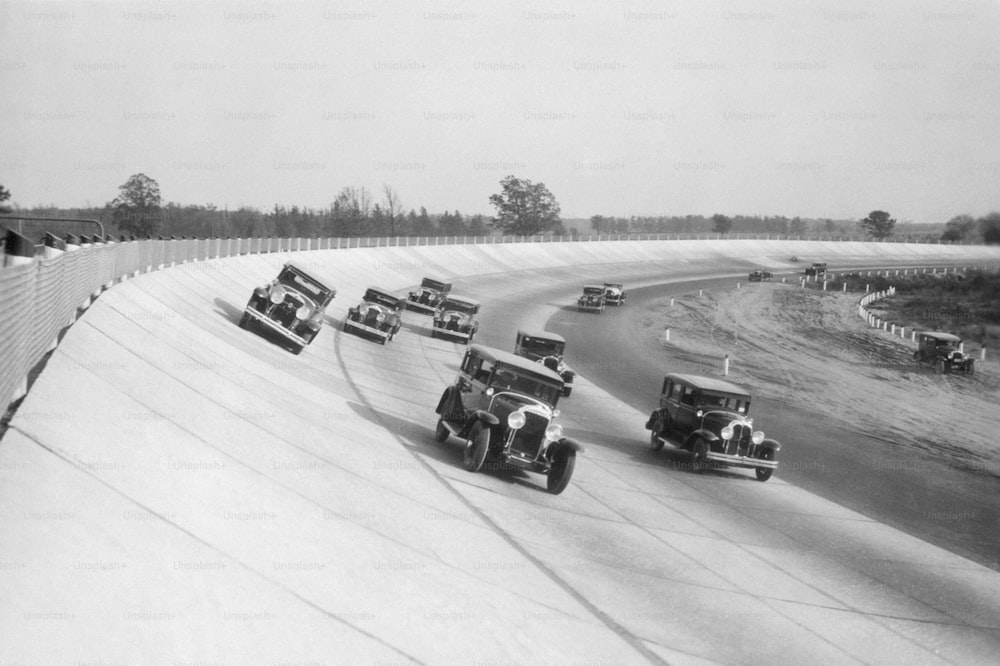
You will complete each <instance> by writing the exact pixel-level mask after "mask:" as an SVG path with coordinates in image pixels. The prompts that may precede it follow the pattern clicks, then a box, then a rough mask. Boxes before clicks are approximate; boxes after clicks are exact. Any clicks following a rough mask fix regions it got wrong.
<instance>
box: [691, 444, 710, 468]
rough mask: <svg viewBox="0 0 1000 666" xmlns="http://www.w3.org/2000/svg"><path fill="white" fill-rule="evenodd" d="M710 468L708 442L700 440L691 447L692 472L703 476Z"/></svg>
mask: <svg viewBox="0 0 1000 666" xmlns="http://www.w3.org/2000/svg"><path fill="white" fill-rule="evenodd" d="M707 468H708V442H706V441H705V440H703V439H701V438H698V439H697V440H695V443H694V446H692V447H691V471H692V472H697V473H699V474H701V473H702V472H704V471H705V470H706V469H707Z"/></svg>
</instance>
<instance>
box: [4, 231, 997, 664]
mask: <svg viewBox="0 0 1000 666" xmlns="http://www.w3.org/2000/svg"><path fill="white" fill-rule="evenodd" d="M974 251H977V252H980V254H979V255H978V257H977V258H978V259H979V260H987V259H988V260H992V261H995V260H996V258H997V257H996V253H995V252H988V251H986V250H975V249H973V250H969V249H966V248H949V247H944V248H937V247H930V248H920V247H914V246H884V247H882V246H877V245H873V244H842V245H841V244H808V243H806V244H802V243H798V244H797V243H784V242H782V243H766V242H757V241H751V242H740V241H736V242H728V243H705V242H698V243H696V242H690V243H686V242H681V243H650V244H631V245H627V246H626V244H622V243H602V244H565V245H560V244H544V245H543V244H539V245H537V246H522V247H514V246H496V247H485V248H483V247H476V248H470V247H456V248H419V249H403V248H399V249H391V250H389V249H380V250H351V251H346V252H345V251H332V252H315V253H301V254H299V255H298V256H297V257H296V258H297V259H299V260H300V261H303V262H306V263H308V264H309V265H310V266H312V267H313V268H314V269H315V270H316V271H317V272H319V273H321V274H323V275H326V276H328V277H329V278H330V279H331V281H333V282H335V283H336V284H337V285H338V286H339V287H340V288H341V294H340V296H339V297H338V299H337V301H335V306H334V307H333V308H332V310H331V313H330V315H331V317H330V322H329V324H330V328H329V330H326V331H324V332H322V333H321V334H320V336H319V337H318V338H317V340H316V342H314V344H313V345H312V346H310V347H309V348H308V349H307V350H306V351H305V352H304V353H303V354H302V355H301V356H293V355H291V354H289V353H288V352H287V351H285V350H283V349H281V348H279V347H278V346H277V345H275V344H272V343H271V342H269V341H268V340H266V339H264V338H262V337H260V336H257V335H254V334H252V333H248V332H245V331H242V330H240V329H239V328H238V327H237V326H236V321H237V320H238V317H239V315H240V312H241V309H242V306H243V304H244V303H245V300H246V298H247V296H248V295H249V293H250V290H251V289H252V286H253V285H255V284H257V283H260V282H262V281H266V280H268V279H270V278H271V277H273V275H274V273H275V272H276V270H277V267H278V266H279V265H280V263H281V262H282V261H283V260H284V259H286V258H288V257H287V256H282V255H265V256H247V257H240V258H235V259H228V260H221V261H211V262H204V263H201V264H189V265H186V266H181V267H176V268H173V269H170V270H166V271H162V272H159V273H153V274H149V275H144V276H141V277H139V278H137V279H135V280H130V281H128V282H126V283H124V284H122V285H119V286H116V287H115V288H114V289H112V290H110V291H109V292H107V293H105V294H104V295H103V296H102V297H101V298H100V299H99V300H98V301H97V303H96V304H95V305H94V306H92V307H91V309H90V310H89V311H88V312H87V314H86V315H85V316H84V317H83V318H82V319H81V321H79V322H78V323H77V324H76V325H74V327H73V328H72V329H71V330H70V331H69V333H68V334H67V335H66V336H65V338H64V339H63V341H62V343H61V344H60V346H59V348H58V349H57V350H56V351H55V352H54V354H53V357H52V359H51V360H50V361H49V364H48V366H47V368H46V370H45V371H44V372H43V373H42V375H41V376H40V378H39V379H38V380H37V382H36V383H35V385H34V387H33V388H32V391H31V393H30V394H29V396H28V397H27V398H26V399H25V401H24V403H23V404H22V406H21V408H20V409H19V411H18V414H17V415H16V416H15V418H14V420H13V421H12V424H11V429H10V430H9V431H8V433H7V434H6V435H5V436H4V438H3V440H0V526H2V532H0V540H2V541H0V552H2V562H0V564H2V567H0V584H2V594H0V626H2V627H4V631H3V638H2V642H0V661H2V662H4V663H7V662H13V663H45V664H61V663H66V664H70V663H84V662H101V663H241V664H242V663H260V664H265V663H270V664H274V663H296V662H305V663H310V662H316V663H359V664H360V663H372V664H374V663H410V662H417V663H483V664H486V663H579V664H601V663H692V664H695V663H789V664H793V663H794V664H800V663H804V662H810V663H912V662H919V663H935V662H941V663H955V662H958V663H991V662H992V661H993V660H994V658H995V655H996V654H997V653H998V652H1000V601H998V600H1000V575H998V574H997V573H996V572H995V571H992V570H990V569H988V568H986V567H983V566H981V565H979V564H977V563H975V562H972V561H970V560H968V559H966V558H962V557H959V556H956V555H955V554H953V553H951V552H948V551H947V550H945V549H941V548H938V547H936V546H934V545H931V544H928V543H927V542H925V541H921V540H920V539H916V538H914V537H912V536H910V535H907V534H905V533H904V532H902V531H900V530H897V529H893V528H892V527H889V526H886V525H884V524H881V523H879V522H878V521H875V520H872V519H871V518H868V517H866V516H864V515H861V514H859V513H857V512H855V511H851V510H849V509H847V508H844V507H842V506H840V505H838V504H836V503H833V502H830V501H827V500H825V499H822V498H820V497H818V496H816V495H814V494H812V493H810V492H807V491H806V490H803V489H801V488H799V487H797V486H795V485H791V484H789V483H788V482H787V481H785V480H783V479H782V477H781V475H780V473H779V475H778V476H776V477H775V478H774V479H772V480H771V481H769V482H768V483H766V484H761V483H758V482H756V481H752V480H750V479H749V477H744V478H741V477H739V476H737V475H733V476H729V477H725V478H724V482H725V483H727V491H728V492H726V493H725V494H721V495H720V493H719V492H718V485H719V478H718V476H717V475H704V476H695V475H692V474H688V473H685V472H684V471H683V469H679V468H678V466H677V465H673V464H671V463H670V461H669V460H664V459H662V458H661V459H656V458H654V457H652V456H650V455H649V453H648V452H647V451H646V450H644V449H643V448H642V447H637V446H636V442H637V437H638V436H641V432H642V431H641V423H642V421H643V419H644V416H645V414H644V413H643V410H642V409H637V408H636V407H632V406H630V405H628V404H626V403H625V402H622V401H621V400H618V399H616V398H615V397H614V396H613V395H610V394H608V393H607V392H605V391H603V390H601V389H600V388H598V387H597V386H595V385H594V384H592V383H590V382H589V381H587V380H586V379H585V378H583V379H581V380H580V381H579V386H578V387H577V389H576V390H575V391H574V394H573V396H572V398H570V399H569V400H567V401H565V403H564V404H563V405H562V407H563V415H562V418H561V420H562V421H563V423H564V424H565V425H566V427H567V429H568V430H570V431H571V432H572V433H577V434H579V436H580V438H581V439H584V440H585V443H586V444H587V445H588V450H587V453H586V454H585V455H584V456H583V457H582V458H581V459H580V461H579V464H578V466H577V473H576V476H575V477H574V482H573V483H572V484H571V485H570V487H569V488H568V489H567V491H566V492H565V493H564V494H563V495H560V496H552V495H549V494H548V493H546V492H545V491H544V479H542V478H540V477H538V476H536V475H530V474H516V473H498V474H475V475H473V474H468V473H467V472H465V471H464V470H463V469H462V467H461V456H460V446H461V443H460V442H457V441H455V440H451V441H449V442H447V443H446V444H444V445H441V444H437V443H435V442H434V441H433V436H432V433H433V424H434V414H433V407H434V405H435V404H436V401H437V398H438V396H439V395H440V392H441V390H442V389H443V388H444V386H445V385H447V384H448V383H449V382H450V381H451V380H452V379H453V376H454V371H455V367H456V364H457V362H458V360H459V358H460V354H461V351H462V348H461V347H460V346H459V345H455V344H452V343H448V342H445V341H442V340H433V339H431V338H430V337H429V335H428V334H427V330H426V326H427V318H426V317H420V316H419V315H416V314H414V313H408V314H407V315H406V319H405V324H404V331H402V332H401V335H399V336H397V338H396V339H395V341H393V342H392V343H390V344H389V345H387V346H386V347H382V346H380V345H377V344H375V343H373V342H371V341H368V340H364V339H362V338H359V337H356V336H353V335H347V334H344V333H342V332H341V331H339V330H338V329H337V328H336V323H337V322H339V321H340V319H341V318H342V317H343V314H344V312H346V310H347V308H348V307H349V306H351V305H353V304H354V303H355V302H356V300H357V299H358V297H360V295H361V293H362V292H363V290H364V288H365V287H366V286H368V284H371V283H377V284H381V285H383V286H385V287H387V288H390V289H399V290H403V289H404V288H406V287H409V286H412V285H414V284H416V283H417V282H419V279H420V277H421V276H422V275H424V274H427V275H436V276H440V277H445V278H447V277H450V276H455V277H458V276H463V277H462V281H461V282H462V284H463V286H466V287H468V289H469V293H470V295H475V296H479V297H481V298H482V299H483V300H484V302H485V303H486V305H485V308H490V307H491V306H492V307H494V308H495V312H496V313H497V314H498V315H500V316H501V318H502V319H503V322H502V325H503V326H506V327H511V326H513V327H515V328H516V326H517V325H544V323H545V322H546V321H548V319H549V318H551V317H552V315H553V314H556V313H557V312H558V311H559V310H560V308H561V307H562V306H563V305H564V302H560V301H559V300H557V299H548V298H547V297H545V296H543V295H542V294H540V293H539V286H540V285H554V284H557V283H561V284H563V285H566V288H567V289H569V287H570V286H571V285H579V283H580V282H582V281H583V279H588V278H589V277H590V276H594V274H595V273H597V272H601V271H604V273H605V275H601V276H600V277H602V278H603V277H607V278H611V277H620V278H621V279H622V280H623V281H627V282H629V284H630V285H633V286H639V285H640V284H641V283H643V282H645V283H647V284H653V283H655V282H662V281H663V280H664V278H667V279H669V278H671V277H692V276H695V275H696V274H698V273H704V272H706V271H707V272H709V273H713V274H717V273H719V272H720V268H719V267H720V265H721V266H723V268H722V269H721V272H724V273H729V272H730V271H732V272H733V273H734V274H735V273H738V272H742V271H743V270H744V268H745V267H746V266H747V265H749V264H755V265H761V266H764V267H768V266H771V265H774V264H777V263H780V261H781V260H780V257H786V256H789V255H791V254H797V255H799V256H800V257H803V258H804V259H805V260H809V256H808V255H809V254H810V252H815V253H816V254H817V256H818V257H823V258H830V260H831V262H833V259H832V258H831V257H832V256H833V255H836V256H837V257H838V258H839V259H841V260H842V261H844V262H848V261H850V262H855V263H857V264H861V263H871V262H873V261H875V260H876V259H877V260H880V261H884V262H885V263H889V262H891V261H896V262H906V263H913V262H915V261H916V260H918V259H921V260H925V261H926V260H929V259H932V258H934V259H942V258H944V255H947V257H946V258H953V259H956V260H958V261H961V260H975V259H972V258H971V257H972V252H974ZM729 257H747V258H749V261H747V262H742V261H734V260H731V259H729ZM579 265H586V266H588V267H587V268H583V269H581V268H579ZM473 275H476V276H478V277H466V276H473ZM543 291H544V288H543ZM512 295H514V296H515V309H514V310H512V311H509V314H503V312H504V310H503V307H502V302H503V301H504V299H507V298H509V297H510V296H512ZM491 316H493V315H491ZM484 319H485V317H484ZM508 332H509V328H508ZM501 338H506V340H503V339H501ZM480 341H482V342H486V343H492V344H495V345H496V346H501V347H504V348H506V347H509V346H510V345H511V344H512V342H513V337H512V336H509V337H508V335H507V333H503V332H502V331H501V330H500V328H499V326H498V327H497V328H495V329H493V330H490V331H486V330H484V332H483V334H482V335H481V336H480ZM637 424H638V427H637Z"/></svg>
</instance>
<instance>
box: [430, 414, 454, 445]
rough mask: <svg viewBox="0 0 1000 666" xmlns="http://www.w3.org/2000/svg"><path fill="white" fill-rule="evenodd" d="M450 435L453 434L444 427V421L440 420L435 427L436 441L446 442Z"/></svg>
mask: <svg viewBox="0 0 1000 666" xmlns="http://www.w3.org/2000/svg"><path fill="white" fill-rule="evenodd" d="M450 434H451V432H449V431H448V428H446V427H445V425H444V419H438V422H437V425H436V426H435V427H434V441H436V442H444V441H446V440H447V439H448V435H450Z"/></svg>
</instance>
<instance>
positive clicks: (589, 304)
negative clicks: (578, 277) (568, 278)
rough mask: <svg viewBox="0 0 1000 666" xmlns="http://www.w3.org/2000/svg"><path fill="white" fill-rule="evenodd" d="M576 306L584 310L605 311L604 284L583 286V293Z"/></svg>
mask: <svg viewBox="0 0 1000 666" xmlns="http://www.w3.org/2000/svg"><path fill="white" fill-rule="evenodd" d="M576 306H577V307H578V308H579V309H580V310H582V311H584V312H604V307H605V297H604V285H600V284H587V285H584V286H583V294H581V295H580V298H578V299H576Z"/></svg>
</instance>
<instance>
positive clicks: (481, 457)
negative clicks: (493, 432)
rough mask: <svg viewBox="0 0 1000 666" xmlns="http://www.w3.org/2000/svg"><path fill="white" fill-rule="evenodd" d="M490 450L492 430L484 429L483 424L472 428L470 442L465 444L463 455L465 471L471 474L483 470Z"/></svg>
mask: <svg viewBox="0 0 1000 666" xmlns="http://www.w3.org/2000/svg"><path fill="white" fill-rule="evenodd" d="M489 450H490V430H489V428H484V427H483V424H481V423H477V424H476V425H474V426H472V432H470V433H469V440H468V441H467V442H466V443H465V451H464V452H463V453H462V462H463V463H464V464H465V469H467V470H469V471H470V472H478V471H479V470H480V469H482V468H483V463H484V462H485V461H486V453H487V451H489Z"/></svg>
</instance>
